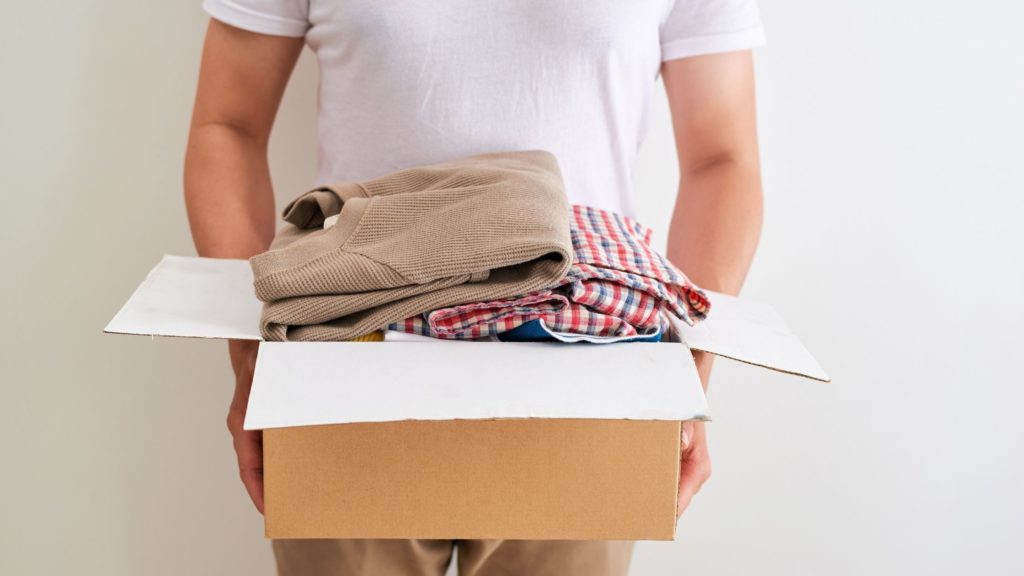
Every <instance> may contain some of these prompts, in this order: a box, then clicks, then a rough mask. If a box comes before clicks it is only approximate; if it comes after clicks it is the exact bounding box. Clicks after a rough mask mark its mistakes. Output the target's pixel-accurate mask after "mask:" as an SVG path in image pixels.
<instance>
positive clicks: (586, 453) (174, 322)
mask: <svg viewBox="0 0 1024 576" xmlns="http://www.w3.org/2000/svg"><path fill="white" fill-rule="evenodd" d="M710 297H711V300H712V312H711V314H710V315H709V317H708V319H707V320H706V321H704V322H702V323H701V324H699V325H697V326H687V325H686V324H684V323H682V322H679V321H675V322H673V323H672V330H671V331H670V333H669V338H670V339H671V342H661V343H646V342H637V343H618V344H610V345H584V344H575V345H573V344H559V343H499V342H458V341H437V340H431V341H423V342H384V343H367V342H316V343H314V342H261V344H260V351H259V356H258V359H257V363H256V370H255V377H254V379H253V387H252V392H251V395H250V398H249V406H248V413H247V415H246V420H245V427H246V429H249V430H263V441H264V478H265V484H266V485H265V500H266V508H265V522H266V534H267V537H270V538H452V539H455V538H518V539H630V540H669V539H672V538H673V537H674V535H675V526H676V522H675V509H676V486H677V484H678V474H679V445H680V442H679V440H680V422H682V421H685V420H690V419H707V418H708V417H709V412H708V406H707V402H706V400H705V397H704V394H703V391H702V389H701V385H700V380H699V378H698V376H697V372H696V368H695V366H694V363H693V357H692V355H691V353H690V349H699V350H705V351H707V352H710V353H713V354H716V355H720V356H724V357H728V358H733V359H736V360H740V361H743V362H748V363H751V364H756V365H760V366H764V367H767V368H771V369H774V370H780V371H783V372H788V373H792V374H796V375H801V376H805V377H808V378H812V379H816V380H821V381H828V377H827V375H826V374H825V373H824V371H823V370H822V369H821V367H820V366H819V365H818V363H817V362H816V361H815V360H814V358H813V357H812V356H811V355H810V353H808V352H807V350H806V349H805V348H804V347H803V345H802V344H801V343H800V342H799V340H798V339H797V338H796V337H795V336H794V335H793V334H792V332H790V331H789V330H788V328H786V326H785V324H784V323H783V322H782V320H781V318H779V316H778V315H777V314H776V313H775V312H774V311H773V310H772V309H771V308H769V307H767V306H764V305H761V304H754V303H750V302H746V301H743V300H740V299H736V298H732V297H729V296H725V295H721V294H715V293H710ZM260 309H261V305H260V303H259V301H257V300H256V298H255V295H254V294H253V288H252V273H251V270H250V268H249V264H248V262H247V261H245V260H220V259H208V258H190V257H179V256H165V257H164V258H163V260H161V262H160V263H159V264H158V265H157V266H156V267H155V268H154V269H153V270H152V271H151V272H150V273H149V275H148V276H147V277H146V279H145V280H144V281H143V283H142V284H141V285H140V286H139V288H138V289H136V291H135V293H134V294H132V296H131V298H130V299H129V300H128V302H127V303H126V304H125V305H124V307H122V309H121V310H120V311H119V312H118V314H117V315H116V316H115V317H114V319H113V320H111V322H110V323H109V324H108V325H107V327H106V329H105V331H106V332H111V333H122V334H142V335H152V336H189V337H201V338H235V339H251V340H259V339H260V336H259V330H258V320H259V315H260Z"/></svg>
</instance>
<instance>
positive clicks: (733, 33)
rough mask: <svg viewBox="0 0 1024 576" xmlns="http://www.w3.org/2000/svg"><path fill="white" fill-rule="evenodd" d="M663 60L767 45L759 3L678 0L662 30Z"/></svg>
mask: <svg viewBox="0 0 1024 576" xmlns="http://www.w3.org/2000/svg"><path fill="white" fill-rule="evenodd" d="M660 40H661V60H662V61H666V60H674V59H676V58H686V57H688V56H697V55H700V54H712V53H716V52H732V51H735V50H746V49H749V48H754V47H756V46H760V45H762V44H764V42H765V39H764V29H763V28H762V25H761V16H760V13H759V12H758V8H757V0H675V2H674V5H673V6H672V8H671V10H670V11H669V13H668V16H667V17H666V18H665V20H664V21H663V22H662V25H661V30H660Z"/></svg>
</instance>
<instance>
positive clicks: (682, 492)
mask: <svg viewBox="0 0 1024 576" xmlns="http://www.w3.org/2000/svg"><path fill="white" fill-rule="evenodd" d="M702 484H704V479H703V477H701V476H699V475H698V474H696V473H695V472H694V471H692V469H691V468H687V467H685V466H684V467H683V470H682V472H680V476H679V496H678V497H677V499H676V520H678V519H679V517H680V516H682V515H683V512H685V511H686V508H687V507H688V506H689V505H690V502H691V501H692V500H693V496H694V495H695V494H696V493H697V492H698V491H699V490H700V487H701V485H702Z"/></svg>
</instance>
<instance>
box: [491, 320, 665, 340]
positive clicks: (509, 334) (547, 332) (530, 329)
mask: <svg viewBox="0 0 1024 576" xmlns="http://www.w3.org/2000/svg"><path fill="white" fill-rule="evenodd" d="M661 336H662V330H661V326H658V327H657V328H656V329H655V331H654V332H649V333H646V334H637V335H635V336H591V335H589V334H574V333H570V332H555V331H554V330H551V329H550V328H548V326H547V325H546V324H544V320H542V319H540V318H538V319H536V320H530V321H529V322H526V323H525V324H522V325H520V326H517V327H515V328H513V329H511V330H506V331H505V332H502V333H500V334H498V339H499V340H501V341H502V342H569V343H574V342H586V343H588V344H615V343H617V342H660V341H661Z"/></svg>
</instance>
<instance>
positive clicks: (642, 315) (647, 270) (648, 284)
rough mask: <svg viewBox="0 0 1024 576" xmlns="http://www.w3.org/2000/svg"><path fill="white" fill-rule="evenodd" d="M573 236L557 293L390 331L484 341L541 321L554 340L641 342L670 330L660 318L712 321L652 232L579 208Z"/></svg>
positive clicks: (475, 307)
mask: <svg viewBox="0 0 1024 576" xmlns="http://www.w3.org/2000/svg"><path fill="white" fill-rule="evenodd" d="M570 231H571V234H572V244H573V255H574V261H573V264H572V267H571V268H570V269H569V273H568V274H567V275H566V277H565V279H564V280H563V281H562V282H561V283H559V284H558V285H557V286H554V287H552V288H551V289H548V290H542V291H539V292H533V293H531V294H527V295H524V296H521V297H518V298H513V299H508V300H497V301H492V302H479V303H473V304H462V305H458V306H452V307H449V308H443V309H440V310H434V311H433V312H429V313H427V314H424V315H423V316H415V317H413V318H408V319H406V320H404V321H402V322H398V323H395V324H392V325H391V326H389V327H388V328H389V329H391V330H400V331H403V332H411V333H415V334H423V335H426V336H433V337H436V338H458V339H465V338H481V337H485V336H490V335H493V334H499V333H501V332H504V331H507V330H511V329H513V328H515V327H517V326H520V325H522V324H524V323H526V322H529V321H531V320H534V319H537V318H542V319H543V320H544V323H545V324H546V325H547V326H548V327H549V328H550V329H551V330H554V331H556V332H567V333H574V334H589V335H592V336H636V335H642V334H648V333H652V332H654V331H656V330H657V329H658V328H659V327H660V328H665V326H664V324H663V323H664V318H663V317H662V315H661V312H662V311H668V312H669V313H671V314H673V315H675V316H677V317H679V318H680V319H682V320H683V321H684V322H686V323H688V324H693V323H695V322H697V321H699V320H701V319H703V318H704V317H705V316H706V315H707V312H708V308H709V302H708V299H707V297H706V296H705V294H704V293H703V292H702V291H701V290H700V289H699V288H697V287H696V286H694V285H693V284H692V283H691V282H690V281H689V280H688V279H687V278H686V276H685V275H684V274H683V273H682V272H681V271H680V270H679V269H678V268H676V267H675V266H673V265H672V263H671V262H669V261H668V260H667V259H665V257H663V256H662V255H661V254H658V253H657V252H656V251H655V250H654V249H653V248H651V245H650V242H651V230H650V229H649V228H647V227H645V226H643V225H642V224H640V223H639V222H637V221H636V220H633V219H632V218H629V217H626V216H620V215H618V214H615V213H612V212H606V211H604V210H598V209H597V208H591V207H589V206H581V205H574V206H573V207H572V215H571V220H570Z"/></svg>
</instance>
